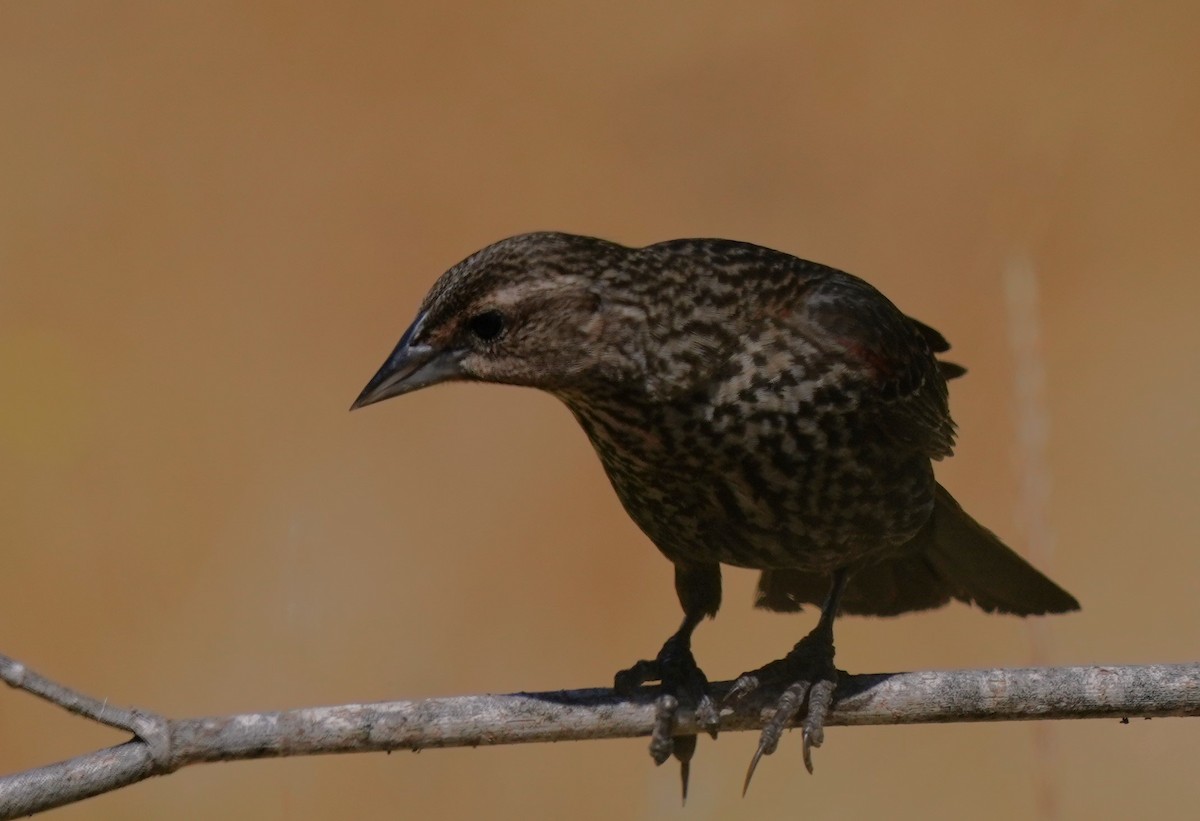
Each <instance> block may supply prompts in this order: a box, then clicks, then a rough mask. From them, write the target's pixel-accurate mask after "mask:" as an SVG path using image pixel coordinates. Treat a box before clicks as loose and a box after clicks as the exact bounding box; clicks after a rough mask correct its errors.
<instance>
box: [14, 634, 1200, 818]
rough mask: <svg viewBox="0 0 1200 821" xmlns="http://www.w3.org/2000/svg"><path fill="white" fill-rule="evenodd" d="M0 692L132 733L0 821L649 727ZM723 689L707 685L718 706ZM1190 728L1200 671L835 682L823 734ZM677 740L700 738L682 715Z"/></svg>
mask: <svg viewBox="0 0 1200 821" xmlns="http://www.w3.org/2000/svg"><path fill="white" fill-rule="evenodd" d="M0 679H3V680H4V681H5V682H7V683H8V684H10V685H12V686H13V687H16V688H18V689H21V690H25V691H26V692H29V693H32V694H33V695H36V696H39V697H41V698H44V699H46V700H47V701H50V702H52V703H54V704H57V705H58V706H60V707H63V708H64V709H67V710H70V711H71V712H74V713H77V714H79V715H82V716H85V717H87V718H90V719H93V720H95V721H99V722H101V723H104V724H108V725H109V726H113V727H118V728H120V729H124V730H128V731H129V732H132V733H133V734H134V736H135V737H134V738H133V739H132V740H130V741H127V742H125V743H124V744H120V745H118V746H115V747H110V748H108V749H105V750H98V751H96V752H93V753H88V754H86V755H82V756H79V757H77V758H73V759H70V760H68V761H62V762H59V763H57V764H51V765H48V766H45V767H39V768H37V769H33V770H27V771H25V772H21V773H16V774H14V775H9V776H4V777H0V819H7V818H15V817H18V816H22V815H28V814H30V813H34V812H39V811H41V810H46V809H50V808H52V807H58V806H61V805H63V804H69V803H72V802H75V801H80V800H83V799H84V798H89V797H91V796H94V795H99V794H101V793H105V792H109V791H111V790H115V789H118V788H120V787H124V786H127V785H129V784H134V783H136V782H138V781H142V780H145V779H147V778H150V777H151V776H155V775H165V774H167V773H170V772H174V771H175V770H177V769H179V768H180V767H184V766H187V765H189V764H199V763H204V762H210V761H238V760H242V759H252V758H273V757H283V756H294V755H317V754H324V753H349V752H376V751H381V750H384V751H390V750H420V749H423V748H428V747H465V746H471V747H475V746H480V745H487V746H491V745H499V744H522V743H529V742H536V741H567V740H583V739H593V738H633V737H637V736H646V735H649V734H650V730H651V728H652V727H653V726H654V711H655V707H654V701H655V696H656V692H655V691H654V690H653V689H649V690H646V691H644V692H642V693H639V694H638V695H636V696H633V697H623V696H618V695H616V694H615V693H614V692H613V691H612V690H608V689H590V690H563V691H558V692H547V693H513V694H511V695H486V696H459V697H455V698H430V699H424V700H421V701H392V702H381V703H376V704H346V705H341V706H336V707H312V708H306V709H298V710H285V711H282V712H272V713H246V714H242V715H232V716H220V717H212V718H184V719H166V718H163V717H161V716H156V715H153V714H150V713H144V712H140V711H137V710H119V709H116V708H113V707H111V706H108V705H107V704H105V703H103V702H100V701H97V700H96V699H93V698H90V697H89V696H85V695H83V694H80V693H77V692H75V691H73V690H70V689H69V688H67V687H63V686H62V685H59V684H56V683H54V682H52V681H50V680H48V679H46V678H44V677H42V676H39V675H37V674H36V673H33V672H32V671H30V670H28V669H27V668H25V666H24V665H22V664H20V663H18V662H16V661H14V660H12V659H10V658H8V657H6V656H3V655H0ZM729 685H730V682H721V683H717V684H714V685H713V691H714V695H715V696H716V697H717V699H718V702H719V701H720V698H721V696H722V695H724V692H725V691H726V690H727V689H728V687H729ZM776 696H778V693H773V692H771V691H769V690H767V691H764V692H760V693H754V694H752V695H751V696H749V697H747V698H746V699H744V700H743V701H742V702H740V703H738V704H737V705H736V706H735V707H733V708H726V709H725V710H723V714H722V716H721V729H722V730H723V731H729V730H752V729H758V728H761V727H762V725H763V723H764V721H765V720H767V719H769V718H770V716H771V714H772V712H773V697H776ZM1165 716H1200V663H1196V664H1155V665H1145V666H1117V667H1057V668H1029V669H1011V670H956V671H949V672H919V673H886V674H873V675H860V676H844V677H843V678H842V680H841V682H840V683H839V685H838V690H837V694H836V697H835V702H834V709H833V712H831V713H830V715H829V718H828V721H827V724H828V725H861V724H921V723H931V722H933V723H938V722H940V723H949V722H964V721H1015V720H1026V719H1051V718H1120V719H1126V718H1131V717H1143V718H1158V717H1165ZM677 729H678V733H679V734H690V733H695V732H696V731H697V727H696V723H695V720H694V717H693V715H692V714H691V712H690V711H687V710H685V709H682V708H681V710H680V713H679V724H678V728H677Z"/></svg>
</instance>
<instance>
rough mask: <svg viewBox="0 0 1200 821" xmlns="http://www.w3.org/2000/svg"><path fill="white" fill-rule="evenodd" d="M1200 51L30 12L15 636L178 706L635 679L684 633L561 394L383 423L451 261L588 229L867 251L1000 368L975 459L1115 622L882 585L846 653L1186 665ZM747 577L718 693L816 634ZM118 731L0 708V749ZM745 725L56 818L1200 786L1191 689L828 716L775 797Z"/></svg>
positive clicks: (278, 765) (733, 28) (7, 84)
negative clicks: (398, 375) (868, 722)
mask: <svg viewBox="0 0 1200 821" xmlns="http://www.w3.org/2000/svg"><path fill="white" fill-rule="evenodd" d="M1198 40H1200V10H1198V7H1197V6H1196V5H1195V4H1192V3H1157V4H1153V5H1146V6H1134V5H1128V6H1118V5H1117V4H1098V3H1068V2H1059V3H1051V4H1042V3H1027V2H1022V3H1008V4H954V3H923V4H913V3H894V4H883V3H879V4H869V5H867V4H827V3H814V2H802V3H796V2H787V3H782V2H781V3H761V4H754V5H752V6H749V7H743V8H740V9H738V10H732V9H731V7H730V6H729V4H727V3H718V2H690V3H673V4H671V3H664V4H653V5H645V6H638V5H635V4H627V5H625V4H623V5H615V4H602V5H590V6H584V5H576V4H549V3H540V2H529V3H523V4H511V5H508V6H502V5H500V4H436V3H409V4H391V3H370V2H354V3H338V4H334V3H315V2H288V3H281V2H269V3H256V4H244V3H235V2H174V3H162V2H115V3H88V2H61V3H6V4H4V5H3V6H0V105H2V111H3V114H2V116H3V128H0V384H2V385H3V388H2V389H0V391H2V392H0V460H2V465H3V467H2V469H0V499H3V502H2V503H0V504H2V505H3V515H2V516H0V545H2V547H0V551H2V552H0V556H2V559H0V562H2V565H0V574H2V575H0V590H2V602H3V604H2V610H0V652H3V653H6V654H9V655H11V656H14V657H16V658H18V659H20V660H22V661H24V662H26V663H27V664H29V665H30V666H31V667H33V668H34V669H36V670H39V671H41V672H43V673H45V674H46V675H49V676H51V677H53V678H56V679H58V680H60V681H63V682H65V683H68V684H71V685H73V686H76V687H78V688H80V689H82V690H84V691H86V692H88V693H90V694H94V695H97V696H100V697H104V698H108V699H110V700H112V701H113V702H115V703H120V704H133V705H138V706H143V707H145V708H147V709H152V710H157V711H161V712H164V713H166V714H168V715H172V716H195V715H207V714H220V713H229V712H239V711H251V710H269V709H279V708H287V707H297V706H306V705H316V704H329V703H339V702H348V701H364V700H381V699H393V698H417V697H422V696H430V695H451V694H457V693H477V692H508V691H514V690H544V689H553V688H565V687H583V686H596V685H605V684H607V683H609V682H611V677H612V674H613V673H614V672H615V671H616V670H617V669H618V668H621V667H624V666H626V665H628V664H629V663H631V662H632V661H633V660H635V659H636V658H639V657H642V656H646V655H649V654H652V653H654V652H655V651H656V650H657V649H658V647H659V645H660V643H661V642H662V640H663V639H664V638H665V637H666V635H667V634H668V632H669V631H670V630H672V629H673V628H674V627H675V625H676V622H677V618H678V605H677V603H676V601H675V596H674V592H673V590H672V582H671V572H670V565H669V564H668V563H667V562H666V561H665V560H664V559H663V558H661V557H660V556H659V555H658V554H657V552H656V551H655V550H654V549H653V548H652V547H651V545H650V544H649V543H648V542H647V541H646V539H645V538H644V537H643V536H642V535H641V534H640V533H639V532H638V531H637V530H636V528H635V527H634V526H633V525H632V524H631V523H630V522H629V520H628V519H627V518H626V516H625V514H624V513H623V512H622V510H621V509H620V507H619V505H618V503H617V501H616V499H615V497H614V496H613V494H612V492H611V490H610V488H609V487H608V484H607V481H606V479H605V478H604V476H603V474H602V472H601V469H600V467H599V464H598V462H597V461H596V459H595V457H594V456H593V454H592V453H591V450H590V447H589V445H588V443H587V441H586V440H585V438H584V436H583V434H582V433H581V432H580V431H579V430H577V428H576V426H575V423H574V422H573V421H572V419H571V418H570V416H569V414H568V413H567V412H566V410H565V409H564V408H562V407H560V406H559V405H558V404H557V403H556V402H555V401H554V400H553V399H551V398H549V397H546V396H541V395H538V394H536V393H534V392H530V391H522V390H518V389H510V388H497V387H482V386H451V387H445V388H439V389H437V390H432V391H428V392H423V393H420V394H418V395H415V396H412V397H406V398H405V399H403V400H399V401H395V402H389V403H387V404H385V405H382V406H380V407H374V408H370V409H368V410H366V411H363V412H359V413H355V414H353V415H348V414H347V412H346V409H347V407H348V405H349V404H350V401H351V400H352V399H353V398H354V396H355V395H356V394H357V392H358V391H359V389H360V388H361V387H362V385H363V384H364V382H365V381H366V380H367V378H368V377H369V376H370V375H371V374H372V373H373V372H374V370H375V368H376V367H377V366H378V365H379V363H380V362H381V361H382V360H383V358H384V356H385V355H386V354H387V352H388V351H389V350H390V349H391V346H392V345H393V344H394V343H395V341H396V339H397V338H398V337H399V335H400V333H401V331H402V330H403V329H404V326H405V325H406V324H407V322H408V321H409V319H411V317H412V315H413V313H414V310H415V306H416V304H417V302H418V301H419V299H420V298H421V296H422V295H423V293H424V291H425V289H426V288H427V287H428V286H429V285H430V283H431V282H432V281H433V279H434V278H435V277H436V276H437V275H438V274H439V273H440V272H441V271H442V270H443V269H444V268H446V267H448V266H449V265H451V264H453V263H454V262H456V261H458V260H459V259H460V258H461V257H463V256H465V255H466V254H467V253H469V252H471V251H473V250H475V249H476V248H478V247H480V246H482V245H484V244H486V243H488V242H491V241H493V240H495V239H498V238H500V237H503V236H505V235H508V234H512V233H517V232H522V231H528V230H535V229H559V230H567V231H573V232H578V233H589V234H596V235H600V236H604V237H608V238H611V239H615V240H618V241H622V242H625V243H628V244H643V243H648V242H653V241H657V240H661V239H667V238H671V237H677V236H688V235H692V236H695V235H718V236H727V237H733V238H737V239H743V240H749V241H754V242H759V243H762V244H765V245H770V246H773V247H776V248H780V249H783V250H787V251H790V252H793V253H795V254H797V255H800V256H804V257H807V258H811V259H815V260H818V261H821V262H825V263H828V264H831V265H835V266H838V267H841V268H845V269H847V270H849V271H852V272H855V273H857V274H859V275H861V276H864V277H866V278H868V279H869V280H871V281H872V282H874V283H875V284H876V285H878V286H879V287H880V288H881V289H882V290H883V291H884V292H885V293H887V294H888V295H889V296H891V297H892V298H893V299H894V300H895V301H896V302H898V303H899V304H900V306H901V307H902V308H904V309H905V310H906V311H908V312H909V313H911V314H913V315H914V316H917V317H919V318H921V319H922V320H924V321H926V322H929V323H930V324H932V325H934V326H935V327H937V328H938V329H940V330H941V331H942V332H943V333H945V334H946V336H947V337H948V338H950V340H951V341H952V342H953V343H954V345H955V348H954V352H953V354H954V356H953V357H952V358H953V359H954V360H955V361H960V362H963V363H964V364H967V365H968V366H969V367H970V369H971V373H970V374H969V375H968V377H967V378H965V379H963V380H960V381H958V382H956V383H955V384H954V386H953V392H952V393H953V396H952V401H953V406H954V410H955V416H956V418H957V420H958V422H959V425H960V434H961V436H960V447H959V449H958V455H957V456H956V458H955V459H953V460H951V461H949V462H947V463H945V464H943V465H940V466H939V471H940V475H941V477H942V479H943V481H944V482H945V483H946V484H948V485H949V487H950V488H951V489H952V490H953V491H954V493H955V495H956V496H958V498H959V499H960V500H961V501H962V502H963V503H964V505H965V506H966V507H967V508H968V509H970V510H971V511H972V512H973V513H974V514H975V515H976V516H977V517H978V518H980V519H981V520H982V521H984V522H986V523H988V524H989V525H990V526H992V527H993V528H994V529H996V530H997V531H998V532H999V533H1000V534H1001V535H1003V536H1004V537H1005V538H1006V539H1007V540H1009V541H1010V542H1011V543H1013V544H1014V545H1016V546H1017V547H1018V548H1019V549H1021V550H1022V551H1023V552H1025V553H1026V554H1027V555H1033V556H1034V558H1035V561H1036V562H1037V563H1038V564H1040V565H1041V566H1042V567H1043V568H1044V569H1045V570H1047V571H1048V572H1049V574H1050V575H1052V576H1053V577H1054V578H1055V579H1056V580H1057V581H1059V582H1060V583H1062V584H1063V585H1064V586H1065V587H1066V588H1068V589H1069V590H1070V591H1071V592H1073V593H1074V594H1076V595H1077V596H1078V597H1079V598H1080V599H1081V601H1082V602H1083V605H1084V609H1083V611H1082V612H1081V613H1079V614H1076V615H1072V616H1069V617H1061V618H1055V619H1051V620H1043V621H1041V622H1039V623H1038V624H1039V625H1040V626H1039V627H1036V628H1032V627H1031V624H1030V623H1028V622H1023V621H1021V620H1019V619H1015V618H1002V617H995V616H986V615H984V614H982V613H980V612H979V611H974V610H970V609H968V608H966V607H963V606H961V605H953V606H951V607H949V608H946V609H944V610H942V611H939V612H936V613H932V614H924V615H914V616H906V617H903V618H901V619H895V620H868V619H853V618H850V619H846V620H845V621H844V622H843V623H841V625H840V627H839V631H838V650H839V662H840V665H841V666H842V667H843V668H846V669H849V670H852V671H857V672H878V671H889V670H911V669H923V668H954V667H991V666H1002V665H1009V666H1014V665H1017V666H1019V665H1024V664H1029V663H1033V662H1038V663H1049V664H1075V663H1102V662H1109V663H1116V662H1129V663H1133V662H1172V661H1187V660H1195V659H1196V657H1197V649H1196V648H1197V646H1198V641H1197V639H1198V638H1200V630H1198V629H1197V625H1198V624H1200V597H1198V596H1197V579H1198V578H1200V550H1197V544H1198V543H1200V506H1198V505H1196V503H1195V495H1196V491H1197V488H1198V487H1200V469H1198V467H1197V465H1198V464H1200V459H1198V456H1200V422H1198V421H1197V420H1198V415H1197V405H1198V400H1200V367H1198V366H1197V352H1198V351H1200V323H1197V322H1196V320H1195V318H1194V314H1195V303H1194V300H1195V299H1196V295H1197V291H1198V286H1197V282H1198V281H1200V280H1198V278H1197V270H1198V268H1200V244H1198V242H1197V237H1196V229H1197V225H1198V224H1200V204H1198V198H1197V191H1200V153H1198V152H1197V145H1198V144H1200V84H1198V83H1197V77H1198V76H1200V59H1198V58H1197V56H1196V53H1197V52H1196V43H1197V42H1198ZM1022 271H1025V272H1030V271H1031V272H1033V274H1034V277H1033V280H1034V281H1035V282H1036V284H1037V286H1038V288H1039V289H1040V296H1039V297H1038V300H1037V301H1036V302H1031V301H1029V300H1026V301H1025V302H1022V301H1021V300H1020V299H1014V298H1012V297H1008V296H1006V293H1010V292H1012V291H1013V287H1012V286H1013V284H1014V283H1017V284H1019V283H1020V282H1021V281H1022V276H1021V272H1022ZM1029 280H1030V278H1029V277H1025V278H1024V281H1026V282H1028V281H1029ZM1035 326H1036V327H1037V328H1038V329H1040V342H1038V341H1037V340H1035V341H1034V342H1033V343H1032V344H1026V343H1024V342H1022V340H1023V339H1025V337H1023V336H1022V334H1021V332H1020V331H1021V329H1022V328H1028V327H1035ZM1042 367H1044V373H1045V381H1044V383H1041V382H1039V379H1038V373H1039V368H1042ZM1039 386H1040V387H1039ZM1043 435H1044V437H1045V439H1044V447H1043V446H1042V445H1039V442H1040V441H1041V437H1042V436H1043ZM1043 488H1048V491H1046V493H1048V495H1045V493H1043V490H1042V489H1043ZM1039 499H1041V500H1043V501H1042V502H1039V501H1038V500H1039ZM753 582H754V577H753V574H751V573H749V572H746V571H727V572H726V585H727V592H726V598H725V608H724V610H723V611H722V613H721V615H720V617H719V618H718V619H717V621H716V622H715V623H711V624H706V625H704V626H703V627H702V629H701V630H700V631H699V633H698V636H697V654H698V657H699V660H700V663H701V664H702V665H703V666H704V667H705V669H706V670H707V671H708V673H709V675H710V677H712V678H714V679H718V678H729V677H731V676H733V675H736V674H737V673H739V672H741V671H742V670H744V669H748V668H751V667H755V666H758V665H759V664H761V663H763V662H765V661H767V660H769V659H773V658H776V657H777V656H779V655H780V654H781V653H782V652H783V651H784V650H786V649H787V648H789V647H790V646H791V644H792V642H794V641H795V640H796V639H798V638H799V637H800V636H802V635H803V634H804V633H805V632H807V630H808V629H809V628H810V627H811V625H812V623H813V618H814V617H813V616H812V614H804V615H801V616H781V615H776V614H768V613H764V612H760V611H754V610H752V609H751V608H750V606H749V604H750V599H751V591H752V587H753ZM121 739H122V736H121V734H119V733H115V732H111V731H106V730H104V729H103V728H97V727H95V726H94V725H91V724H89V723H87V722H84V721H82V720H79V719H75V718H72V717H70V716H67V715H66V714H64V713H62V712H61V711H57V710H55V709H53V708H50V707H48V706H44V705H43V704H41V703H39V702H38V701H36V700H34V699H32V698H30V697H28V696H26V695H23V694H20V693H18V692H16V691H11V690H7V689H5V690H4V691H0V772H12V771H14V770H17V769H21V768H25V767H30V766H34V765H38V764H43V763H48V762H50V761H54V760H58V759H60V758H64V757H68V756H71V755H74V754H77V753H80V752H83V751H86V750H89V749H93V748H95V747H98V746H104V745H108V744H111V743H116V742H119V741H120V740H121ZM754 744H755V738H754V736H753V735H751V734H745V733H742V734H727V735H725V736H723V737H722V738H721V739H720V741H719V742H718V743H715V744H714V743H711V742H708V741H707V740H702V741H701V745H700V750H699V754H698V757H697V759H696V761H695V763H694V767H693V777H692V781H693V783H692V795H691V798H690V800H689V803H688V806H687V808H686V809H684V810H681V809H680V807H679V799H678V783H677V777H676V774H675V772H674V771H673V770H674V768H673V766H671V767H664V768H662V769H655V768H654V767H653V766H652V765H651V762H650V759H649V757H648V755H647V754H646V749H645V746H646V743H645V741H644V740H629V741H608V742H589V743H579V744H560V745H533V746H526V747H509V748H496V749H479V750H446V751H443V750H430V751H427V752H425V753H423V754H421V755H419V756H414V755H408V754H393V755H391V756H385V755H356V756H342V757H322V758H310V759H290V760H278V761H264V762H250V763H238V764H234V765H230V766H203V767H195V768H189V769H186V770H183V771H181V772H178V773H176V774H173V775H171V776H170V777H169V778H160V779H155V780H154V781H152V782H148V783H143V784H140V785H137V786H134V787H132V788H129V789H125V790H122V791H120V792H118V793H115V794H111V795H107V796H103V797H100V798H98V799H94V800H91V801H88V802H85V803H83V804H80V805H77V806H74V807H71V808H67V809H64V810H61V811H59V813H58V815H59V817H62V818H79V819H84V818H86V819H102V818H131V817H133V818H223V817H231V818H255V819H316V818H331V817H354V818H364V819H374V818H379V819H383V818H395V817H398V816H402V815H403V816H413V817H434V818H438V817H445V818H455V817H486V818H524V817H549V818H565V817H570V818H579V819H592V818H595V819H601V818H603V819H607V818H687V819H693V820H694V819H707V818H722V817H731V816H743V815H744V816H747V817H757V818H775V817H799V816H804V817H806V818H817V819H823V818H856V817H864V816H868V815H871V816H874V817H890V818H930V817H948V816H963V817H972V818H996V819H1000V818H1004V819H1007V818H1016V817H1041V818H1054V817H1061V818H1094V817H1120V816H1134V815H1135V814H1136V816H1138V817H1160V818H1169V817H1183V816H1185V815H1191V813H1194V811H1195V807H1196V806H1197V800H1198V799H1200V782H1198V781H1197V778H1196V761H1197V757H1196V753H1197V736H1196V725H1195V724H1194V723H1193V722H1188V721H1184V720H1179V719H1172V720H1157V721H1153V722H1141V721H1135V722H1133V723H1132V724H1130V725H1129V726H1121V725H1119V724H1118V723H1117V722H1115V721H1091V722H1060V723H1054V724H1050V723H1043V724H1037V725H1035V724H997V725H957V726H937V727H882V728H853V729H850V728H846V729H843V728H834V729H832V730H831V731H830V732H829V734H828V736H827V741H826V745H825V747H824V748H823V749H822V750H820V752H819V753H818V758H817V772H816V775H815V777H809V776H808V775H807V774H805V773H804V770H803V765H802V763H801V760H800V744H799V737H798V736H796V735H792V736H791V737H790V738H788V739H785V743H784V744H783V745H782V746H781V748H780V751H779V753H778V754H777V755H775V756H773V757H772V758H770V759H768V760H766V761H764V762H763V766H761V767H760V768H759V771H758V775H757V776H756V780H755V784H754V787H753V789H752V790H751V791H750V794H749V796H748V797H747V798H746V799H742V798H741V797H740V796H739V787H740V783H741V778H742V774H743V772H744V768H745V765H746V763H747V762H748V759H749V757H750V754H751V752H752V750H753V748H754Z"/></svg>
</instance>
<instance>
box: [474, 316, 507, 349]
mask: <svg viewBox="0 0 1200 821" xmlns="http://www.w3.org/2000/svg"><path fill="white" fill-rule="evenodd" d="M467 328H468V329H469V330H470V331H471V333H473V334H474V335H475V336H476V337H477V338H479V339H481V340H483V341H484V342H491V341H492V340H493V339H495V338H496V337H498V336H500V332H501V331H503V330H504V315H503V314H501V313H500V312H499V311H484V312H483V313H481V314H475V316H473V317H471V318H470V319H469V320H467Z"/></svg>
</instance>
